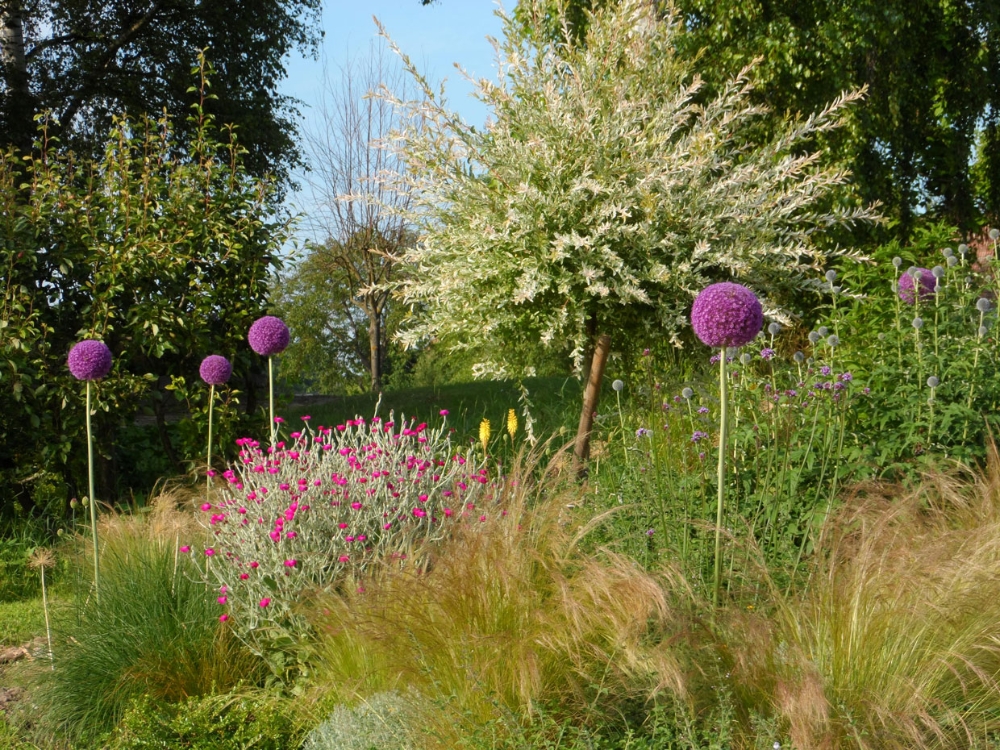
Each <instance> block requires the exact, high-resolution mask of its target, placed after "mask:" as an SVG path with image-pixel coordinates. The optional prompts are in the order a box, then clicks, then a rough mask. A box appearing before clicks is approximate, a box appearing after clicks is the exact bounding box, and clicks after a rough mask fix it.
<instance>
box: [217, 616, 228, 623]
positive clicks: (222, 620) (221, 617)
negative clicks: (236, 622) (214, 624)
mask: <svg viewBox="0 0 1000 750" xmlns="http://www.w3.org/2000/svg"><path fill="white" fill-rule="evenodd" d="M228 619H229V615H219V622H225V621H226V620H228Z"/></svg>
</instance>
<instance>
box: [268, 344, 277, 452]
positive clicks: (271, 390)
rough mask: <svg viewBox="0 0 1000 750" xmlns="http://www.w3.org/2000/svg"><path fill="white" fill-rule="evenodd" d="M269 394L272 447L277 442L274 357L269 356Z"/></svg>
mask: <svg viewBox="0 0 1000 750" xmlns="http://www.w3.org/2000/svg"><path fill="white" fill-rule="evenodd" d="M267 394H268V404H269V406H270V411H271V447H272V448H273V447H274V445H275V443H276V442H277V439H276V435H275V432H276V430H275V427H276V425H275V422H274V357H268V358H267Z"/></svg>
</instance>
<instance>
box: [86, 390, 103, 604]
mask: <svg viewBox="0 0 1000 750" xmlns="http://www.w3.org/2000/svg"><path fill="white" fill-rule="evenodd" d="M87 476H88V479H89V482H90V497H89V504H90V536H91V539H92V540H93V542H94V592H95V593H96V594H97V600H98V601H100V599H101V573H100V565H99V563H98V551H97V498H96V497H95V496H94V435H93V431H92V430H91V427H90V381H89V380H88V381H87Z"/></svg>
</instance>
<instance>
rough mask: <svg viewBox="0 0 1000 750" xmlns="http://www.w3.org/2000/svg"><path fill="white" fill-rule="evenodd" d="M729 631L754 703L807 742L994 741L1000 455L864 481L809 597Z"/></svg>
mask: <svg viewBox="0 0 1000 750" xmlns="http://www.w3.org/2000/svg"><path fill="white" fill-rule="evenodd" d="M771 593H772V609H771V611H770V612H768V613H766V615H764V614H761V615H758V614H753V613H748V612H746V611H743V612H740V613H731V614H730V616H729V617H728V619H727V620H726V622H725V625H724V626H723V627H722V628H721V630H720V632H719V637H720V638H721V639H722V640H723V641H724V642H725V643H726V646H727V647H728V649H729V652H730V654H731V658H732V670H733V679H734V681H735V682H736V683H738V684H739V691H741V700H742V701H743V702H744V708H745V709H746V708H755V709H756V710H758V711H759V712H762V713H769V712H773V714H774V715H775V716H777V717H778V718H779V719H780V720H781V721H782V722H783V724H784V725H785V726H786V727H787V730H788V735H789V737H790V739H791V741H792V744H793V746H794V747H796V748H859V749H864V750H876V749H879V750H881V749H885V748H890V749H895V748H898V749H899V750H903V749H904V748H905V749H907V750H913V749H914V748H920V749H923V748H971V747H986V746H987V740H986V738H987V736H988V735H989V734H990V733H993V732H998V731H1000V685H998V676H1000V458H998V455H997V451H996V449H995V447H994V448H992V449H991V450H990V460H989V464H988V467H987V469H986V471H985V472H984V473H982V474H975V473H971V472H968V471H962V470H955V471H954V472H952V473H950V474H942V473H937V474H931V475H928V476H926V477H925V478H924V481H923V482H922V484H921V486H920V487H919V488H918V489H916V490H914V491H911V492H909V493H903V492H901V491H900V490H899V488H895V487H880V486H867V487H862V488H859V489H858V491H857V492H856V493H855V496H854V497H852V498H850V499H849V500H848V501H847V502H846V504H845V507H844V508H843V509H842V511H841V512H840V513H839V514H838V515H836V517H835V518H833V519H831V521H830V522H829V523H828V524H827V526H826V528H825V530H824V534H823V538H822V539H821V542H820V544H819V553H818V554H817V555H816V559H815V560H814V561H813V567H812V570H811V575H810V578H809V580H808V584H807V586H806V587H805V589H804V591H803V592H800V593H799V594H796V595H793V596H791V597H789V598H786V597H784V596H783V595H781V594H780V593H779V592H776V591H773V590H772V592H771Z"/></svg>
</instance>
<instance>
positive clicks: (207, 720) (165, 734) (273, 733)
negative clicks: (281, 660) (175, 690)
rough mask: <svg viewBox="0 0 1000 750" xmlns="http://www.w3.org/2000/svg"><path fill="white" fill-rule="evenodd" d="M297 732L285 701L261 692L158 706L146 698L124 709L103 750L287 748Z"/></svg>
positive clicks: (295, 743)
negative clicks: (106, 748)
mask: <svg viewBox="0 0 1000 750" xmlns="http://www.w3.org/2000/svg"><path fill="white" fill-rule="evenodd" d="M301 735H302V730H301V728H300V727H299V722H298V721H297V720H296V718H295V712H294V710H292V707H291V705H290V704H289V703H288V702H287V701H285V700H282V699H279V698H277V697H275V696H273V695H269V694H267V693H258V692H250V693H240V692H234V693H229V694H225V695H206V696H197V697H191V698H188V699H187V700H185V701H183V702H181V703H167V704H158V703H155V702H154V701H152V700H151V699H150V698H149V697H148V696H146V697H142V698H139V699H137V700H136V701H135V702H134V703H133V704H132V705H131V706H130V707H129V709H128V710H127V711H126V712H125V715H124V717H123V718H122V720H121V722H120V723H119V725H118V726H117V727H116V729H115V732H114V734H113V736H112V738H111V740H110V742H109V744H108V745H107V747H108V750H154V749H156V748H162V750H175V749H176V748H186V749H187V750H288V749H289V748H294V747H298V745H299V742H300V741H301Z"/></svg>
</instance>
